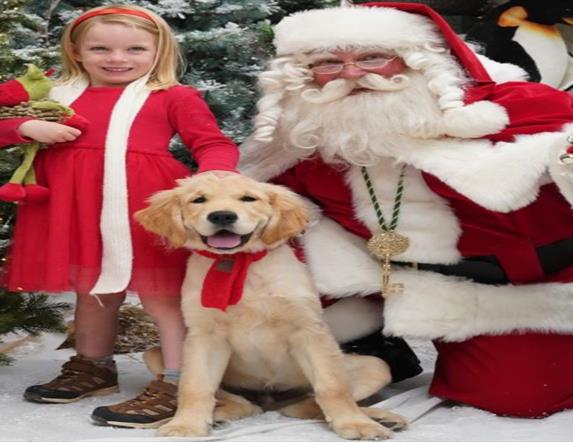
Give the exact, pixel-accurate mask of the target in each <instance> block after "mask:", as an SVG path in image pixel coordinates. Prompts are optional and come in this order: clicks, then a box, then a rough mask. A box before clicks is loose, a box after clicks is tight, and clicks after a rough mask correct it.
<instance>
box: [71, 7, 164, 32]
mask: <svg viewBox="0 0 573 442" xmlns="http://www.w3.org/2000/svg"><path fill="white" fill-rule="evenodd" d="M110 14H120V15H135V16H136V17H141V18H144V19H146V20H149V21H150V22H152V23H155V21H154V20H153V18H151V15H149V14H147V13H146V12H143V11H138V10H135V9H126V8H107V9H99V10H97V11H90V12H86V13H85V14H83V15H80V16H79V17H78V18H76V20H75V21H74V24H73V26H72V29H74V28H75V27H76V26H77V25H79V24H80V23H82V22H84V21H86V20H89V19H90V18H93V17H97V16H98V15H110Z"/></svg>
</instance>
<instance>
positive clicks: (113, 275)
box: [2, 5, 238, 428]
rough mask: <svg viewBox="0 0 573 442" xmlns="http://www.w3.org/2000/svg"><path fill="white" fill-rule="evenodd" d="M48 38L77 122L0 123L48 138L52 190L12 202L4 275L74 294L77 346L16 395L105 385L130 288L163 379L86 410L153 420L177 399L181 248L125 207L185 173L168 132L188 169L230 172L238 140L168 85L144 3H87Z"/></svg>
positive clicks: (44, 174)
mask: <svg viewBox="0 0 573 442" xmlns="http://www.w3.org/2000/svg"><path fill="white" fill-rule="evenodd" d="M61 43H62V60H63V71H62V75H61V78H60V83H61V85H60V86H57V87H55V88H54V90H53V93H52V97H53V98H54V99H56V100H58V101H60V102H62V103H64V104H67V105H70V106H71V107H72V108H73V109H74V110H75V111H76V113H77V114H79V115H82V116H83V117H85V118H86V119H87V120H88V121H89V123H90V125H89V127H88V128H87V129H86V130H85V131H83V132H80V131H79V130H77V129H74V128H71V127H68V126H65V125H61V124H57V123H52V122H45V121H39V120H28V121H25V122H23V123H22V122H21V121H18V122H17V123H18V124H16V123H14V122H12V127H11V129H10V122H7V123H6V124H5V125H4V126H3V127H2V129H3V131H4V132H5V131H6V130H12V135H11V137H8V138H11V139H10V141H11V142H12V143H15V142H19V143H24V142H27V141H29V140H30V139H33V140H37V141H40V142H42V143H47V144H50V146H49V147H48V148H47V149H44V150H43V151H42V152H40V154H39V155H38V157H37V159H36V162H35V172H36V175H37V180H38V184H41V185H44V186H46V187H48V188H49V189H50V192H51V196H50V199H49V201H48V202H45V203H32V202H26V203H24V204H21V205H20V206H19V207H18V214H17V222H16V227H15V231H14V242H13V247H12V250H11V256H10V260H9V261H10V262H9V265H8V266H7V270H8V272H7V274H6V275H5V283H6V285H7V287H8V288H9V289H11V290H25V291H47V292H62V291H70V290H73V291H75V292H76V293H77V303H76V310H75V328H76V352H77V355H76V356H73V357H72V358H71V359H70V360H69V361H68V362H66V363H65V364H64V365H63V368H62V373H61V374H60V375H59V376H57V377H56V378H55V379H53V380H52V381H50V382H48V383H46V384H42V385H34V386H31V387H29V388H28V389H27V390H26V392H25V393H24V397H25V398H26V399H27V400H29V401H33V402H41V403H59V404H61V403H68V402H73V401H77V400H79V399H81V398H84V397H86V396H93V395H103V394H109V393H113V392H116V391H118V384H117V371H116V367H115V363H114V361H113V356H112V354H113V347H114V343H115V339H116V333H117V320H118V309H119V307H120V305H121V304H122V302H123V301H124V298H125V295H126V290H130V291H134V292H137V293H138V295H139V298H140V299H141V302H142V304H143V307H144V308H145V310H146V311H147V312H148V313H149V314H150V315H151V316H152V317H153V318H154V320H155V322H156V324H157V326H158V328H159V332H160V340H161V347H162V350H163V363H164V366H165V372H164V376H163V377H162V379H160V380H155V381H153V382H151V384H149V386H148V387H147V388H146V389H145V391H144V392H143V393H142V394H141V395H139V396H138V397H136V398H135V399H132V400H129V401H126V402H123V403H121V404H117V405H113V406H107V407H98V408H97V409H96V410H95V411H94V413H93V414H92V418H93V419H94V420H96V421H97V422H98V423H102V424H107V425H117V426H125V427H138V428H152V427H156V426H159V425H160V424H161V423H162V422H163V421H166V420H168V419H169V418H171V417H172V416H173V414H174V411H175V408H176V399H175V395H176V381H177V377H178V373H179V368H180V359H181V348H182V341H183V338H184V334H185V327H184V324H183V321H182V317H181V314H180V310H179V289H180V285H181V282H182V278H183V274H184V270H185V261H186V257H187V254H186V252H185V251H182V250H174V251H167V250H166V249H165V247H164V246H163V245H162V244H160V243H159V242H158V240H157V238H155V237H154V236H153V235H151V234H149V233H147V232H145V231H144V230H143V229H142V227H140V226H139V225H138V224H136V223H135V222H134V221H133V219H132V214H133V213H134V212H135V211H137V210H139V209H141V208H143V207H144V206H145V200H146V199H147V198H148V197H149V196H150V195H151V194H153V193H154V192H157V191H159V190H162V189H167V188H171V187H172V186H173V185H174V184H175V180H176V179H178V178H182V177H185V176H188V175H189V170H188V169H187V168H186V167H184V166H183V165H182V164H180V163H179V162H177V161H176V160H175V159H174V158H172V156H171V155H170V154H169V152H168V144H169V140H170V139H171V138H172V136H173V135H174V134H175V133H177V134H179V135H180V137H181V138H182V140H183V141H184V142H185V144H186V145H187V146H189V148H190V149H191V151H192V153H193V156H194V158H195V160H196V161H197V163H198V164H199V170H198V172H199V173H201V172H205V171H213V170H217V171H228V172H229V171H234V170H235V166H236V162H237V159H238V150H237V148H236V146H235V145H234V144H233V143H232V142H231V141H230V140H228V139H227V138H226V137H225V136H223V135H222V134H221V132H220V130H219V129H218V127H217V123H216V121H215V118H214V117H213V115H212V114H211V112H210V111H209V109H208V107H207V105H206V104H205V102H204V101H203V100H202V98H201V96H200V94H199V93H198V92H197V91H196V90H194V89H193V88H191V87H184V86H181V85H179V84H178V82H177V80H176V71H177V66H178V61H179V52H178V48H177V44H176V42H175V39H174V37H173V35H172V34H171V32H170V29H169V27H168V25H167V23H165V21H164V20H162V19H161V18H160V17H158V16H157V15H155V14H154V13H152V12H150V11H148V10H146V9H143V8H140V7H135V6H125V5H121V6H104V7H99V8H95V9H92V10H90V11H88V12H86V13H84V14H83V15H81V16H80V17H78V18H77V19H75V20H74V21H73V22H71V23H70V24H69V25H68V26H67V28H66V30H65V32H64V35H63V37H62V42H61ZM5 133H6V132H5ZM4 138H6V137H4ZM228 172H227V173H228ZM217 173H225V172H217ZM94 295H95V296H94Z"/></svg>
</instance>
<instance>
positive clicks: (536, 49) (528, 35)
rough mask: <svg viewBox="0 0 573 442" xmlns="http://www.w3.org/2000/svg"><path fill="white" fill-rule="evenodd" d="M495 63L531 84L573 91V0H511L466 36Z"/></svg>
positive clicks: (477, 24) (486, 17)
mask: <svg viewBox="0 0 573 442" xmlns="http://www.w3.org/2000/svg"><path fill="white" fill-rule="evenodd" d="M466 40H467V41H468V42H475V43H478V44H479V45H480V46H482V47H483V48H484V50H485V55H486V56H487V57H489V58H491V59H493V60H495V61H498V62H502V63H512V64H515V65H517V66H520V67H521V68H523V69H524V70H525V71H526V72H527V73H528V74H529V80H530V81H536V82H540V83H545V84H548V85H550V86H553V87H555V88H558V89H562V90H573V0H511V1H508V2H506V3H503V4H502V5H500V6H498V7H496V8H494V9H493V10H492V11H491V12H489V13H488V14H487V15H486V16H485V17H484V18H483V19H481V20H480V21H478V22H477V23H476V24H475V25H474V26H472V28H470V30H469V31H468V33H467V35H466Z"/></svg>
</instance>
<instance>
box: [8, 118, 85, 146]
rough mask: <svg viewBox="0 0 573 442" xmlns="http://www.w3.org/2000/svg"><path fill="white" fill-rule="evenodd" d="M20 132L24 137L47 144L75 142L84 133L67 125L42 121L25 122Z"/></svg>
mask: <svg viewBox="0 0 573 442" xmlns="http://www.w3.org/2000/svg"><path fill="white" fill-rule="evenodd" d="M18 130H19V131H20V135H22V136H23V137H25V138H30V139H32V140H35V141H39V142H40V143H45V144H54V143H66V142H69V141H74V140H75V139H76V138H77V137H79V136H80V135H81V133H82V132H81V131H80V130H79V129H76V128H73V127H70V126H66V125H65V124H60V123H53V122H50V121H42V120H28V121H25V122H24V123H22V124H21V125H20V127H19V128H18Z"/></svg>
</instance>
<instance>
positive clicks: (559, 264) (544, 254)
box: [393, 237, 573, 284]
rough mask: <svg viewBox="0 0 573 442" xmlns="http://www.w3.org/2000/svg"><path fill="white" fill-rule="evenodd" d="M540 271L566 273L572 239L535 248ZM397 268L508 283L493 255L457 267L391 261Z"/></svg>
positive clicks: (572, 250)
mask: <svg viewBox="0 0 573 442" xmlns="http://www.w3.org/2000/svg"><path fill="white" fill-rule="evenodd" d="M536 252H537V257H538V259H539V263H540V264H541V268H542V269H543V272H544V273H545V274H546V275H552V274H554V273H557V272H560V271H561V270H565V269H566V268H568V267H570V266H572V265H573V237H571V238H567V239H563V240H560V241H557V242H554V243H551V244H546V245H544V246H539V247H537V249H536ZM393 264H396V265H398V266H403V265H408V266H413V267H414V268H416V269H418V270H426V271H429V272H436V273H441V274H442V275H448V276H460V277H464V278H468V279H471V280H473V281H475V282H479V283H480V284H509V282H510V281H509V279H508V277H507V275H506V273H505V271H504V270H503V267H502V266H501V264H500V263H499V261H498V259H497V258H496V257H495V256H494V255H488V256H474V257H471V258H464V259H462V260H461V261H459V262H458V263H456V264H425V263H416V264H411V263H404V262H394V263H393Z"/></svg>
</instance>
